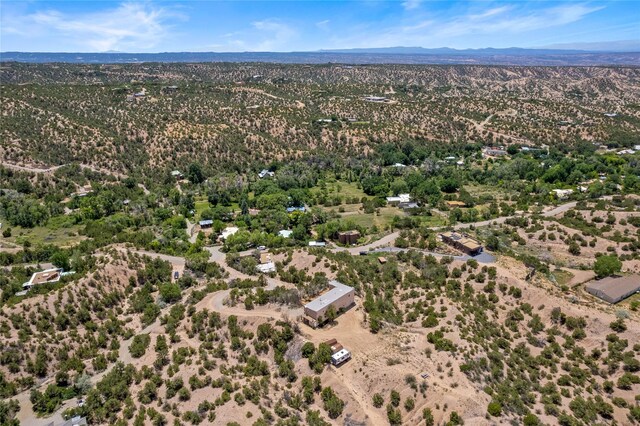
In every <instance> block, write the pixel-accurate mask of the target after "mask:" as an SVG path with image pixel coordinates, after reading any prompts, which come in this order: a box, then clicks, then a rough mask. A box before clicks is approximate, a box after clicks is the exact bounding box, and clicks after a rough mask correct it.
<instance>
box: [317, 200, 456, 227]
mask: <svg viewBox="0 0 640 426" xmlns="http://www.w3.org/2000/svg"><path fill="white" fill-rule="evenodd" d="M361 207H362V204H343V205H341V206H334V207H326V208H324V209H325V210H327V211H334V212H336V213H338V214H339V215H340V217H341V219H342V220H351V221H353V222H354V223H355V224H356V225H360V226H364V227H366V228H370V227H372V226H373V225H376V226H377V227H378V228H380V229H383V228H385V227H386V226H387V225H389V224H390V223H391V221H392V220H393V217H394V216H404V212H403V211H402V210H401V209H399V208H397V207H391V206H388V207H382V208H380V214H374V213H368V214H367V213H364V212H363V211H362V210H360V208H361ZM340 209H342V210H343V211H340ZM420 219H421V221H422V223H424V224H425V225H427V226H431V227H438V226H444V225H446V219H445V218H443V217H441V216H437V215H436V216H420Z"/></svg>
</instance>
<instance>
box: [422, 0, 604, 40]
mask: <svg viewBox="0 0 640 426" xmlns="http://www.w3.org/2000/svg"><path fill="white" fill-rule="evenodd" d="M600 9H602V7H590V6H587V5H585V4H571V5H566V6H557V7H552V8H548V9H541V10H536V11H532V12H528V13H527V12H524V13H522V12H514V13H507V12H510V10H511V9H510V8H508V7H500V8H495V9H490V10H487V11H485V12H484V13H481V14H477V15H467V16H464V17H462V18H458V19H454V20H452V21H451V22H449V23H448V25H443V26H442V27H441V28H440V29H439V30H438V31H436V33H435V35H437V36H449V37H451V36H458V35H465V34H493V33H498V32H508V33H512V34H518V33H523V32H527V31H533V30H540V29H545V28H552V27H557V26H562V25H566V24H570V23H572V22H576V21H579V20H580V19H582V18H583V17H584V16H585V15H588V14H590V13H593V12H595V11H597V10H600Z"/></svg>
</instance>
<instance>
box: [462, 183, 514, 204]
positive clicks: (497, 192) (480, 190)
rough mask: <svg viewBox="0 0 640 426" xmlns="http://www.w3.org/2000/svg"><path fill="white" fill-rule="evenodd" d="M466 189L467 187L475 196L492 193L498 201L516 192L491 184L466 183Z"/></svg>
mask: <svg viewBox="0 0 640 426" xmlns="http://www.w3.org/2000/svg"><path fill="white" fill-rule="evenodd" d="M464 189H466V190H467V191H468V192H469V194H471V196H473V197H481V196H483V195H491V196H493V197H494V198H495V199H496V201H502V200H505V199H506V198H507V197H510V196H511V195H513V194H514V192H513V191H505V190H504V189H503V188H498V187H495V186H491V185H465V186H464Z"/></svg>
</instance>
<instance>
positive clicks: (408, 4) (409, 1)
mask: <svg viewBox="0 0 640 426" xmlns="http://www.w3.org/2000/svg"><path fill="white" fill-rule="evenodd" d="M421 4H422V0H405V1H403V2H402V7H404V10H414V9H417V8H419V7H420V5H421Z"/></svg>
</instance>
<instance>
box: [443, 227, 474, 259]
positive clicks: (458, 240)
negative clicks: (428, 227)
mask: <svg viewBox="0 0 640 426" xmlns="http://www.w3.org/2000/svg"><path fill="white" fill-rule="evenodd" d="M440 237H441V238H442V241H443V242H445V243H446V244H449V245H450V246H452V247H454V248H456V249H458V250H460V251H462V252H464V253H466V254H468V255H469V256H475V255H478V254H480V253H482V244H480V243H479V242H478V241H477V240H474V239H473V238H471V237H469V236H468V235H465V234H461V233H458V232H443V233H442V234H440Z"/></svg>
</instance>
